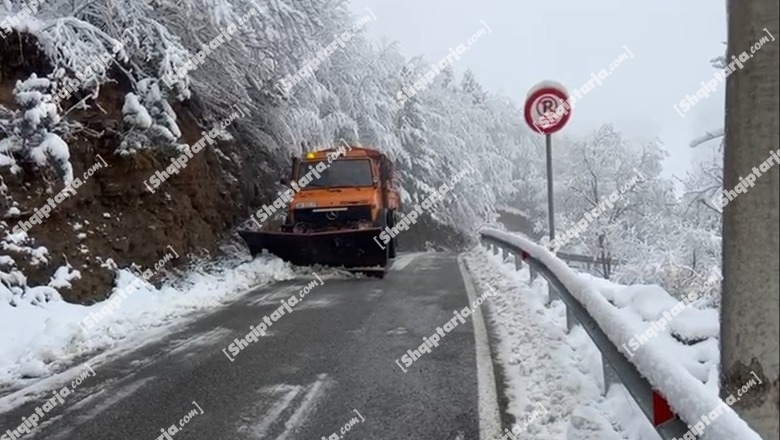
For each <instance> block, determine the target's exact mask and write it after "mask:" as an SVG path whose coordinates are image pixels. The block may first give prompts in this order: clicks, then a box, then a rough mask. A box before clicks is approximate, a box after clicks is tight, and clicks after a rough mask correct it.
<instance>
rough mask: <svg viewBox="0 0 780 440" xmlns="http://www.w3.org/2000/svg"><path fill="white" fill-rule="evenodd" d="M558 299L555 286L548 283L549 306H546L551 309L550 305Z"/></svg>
mask: <svg viewBox="0 0 780 440" xmlns="http://www.w3.org/2000/svg"><path fill="white" fill-rule="evenodd" d="M557 298H558V295H557V294H556V292H555V289H554V288H553V286H552V285H551V284H550V283H549V282H548V283H547V304H545V305H546V306H547V307H550V304H552V302H553V301H554V300H555V299H557Z"/></svg>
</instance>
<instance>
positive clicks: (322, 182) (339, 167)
mask: <svg viewBox="0 0 780 440" xmlns="http://www.w3.org/2000/svg"><path fill="white" fill-rule="evenodd" d="M318 163H319V161H306V162H301V165H300V166H299V167H298V176H297V177H298V178H297V180H301V177H303V176H304V175H305V174H306V173H308V172H309V170H311V169H313V168H314V167H315V165H317V164H318ZM326 163H327V162H326ZM310 176H312V179H311V181H310V182H309V184H308V185H306V188H331V187H339V186H373V185H374V179H373V178H372V176H371V163H370V162H369V161H368V160H364V159H341V160H336V161H334V162H333V163H331V164H330V166H329V167H328V168H326V169H325V170H323V171H321V172H320V177H319V178H317V175H316V174H314V173H311V174H310Z"/></svg>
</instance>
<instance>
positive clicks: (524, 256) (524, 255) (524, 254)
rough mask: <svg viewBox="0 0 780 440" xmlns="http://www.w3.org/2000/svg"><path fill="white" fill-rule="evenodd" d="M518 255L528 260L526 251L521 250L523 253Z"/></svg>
mask: <svg viewBox="0 0 780 440" xmlns="http://www.w3.org/2000/svg"><path fill="white" fill-rule="evenodd" d="M520 256H521V257H522V258H523V261H527V260H528V252H526V251H523V253H522V254H521V255H520Z"/></svg>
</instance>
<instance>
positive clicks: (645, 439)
mask: <svg viewBox="0 0 780 440" xmlns="http://www.w3.org/2000/svg"><path fill="white" fill-rule="evenodd" d="M466 259H467V262H468V265H469V268H470V270H471V273H472V274H473V275H474V277H475V280H476V281H477V283H478V284H479V285H486V284H487V285H490V286H492V287H494V288H495V289H496V290H498V292H499V295H497V296H496V297H493V298H492V299H491V301H490V302H489V310H490V313H489V323H490V326H491V328H492V331H494V332H495V334H496V336H497V339H498V341H499V342H498V347H497V348H498V350H497V351H498V355H499V361H500V362H501V364H502V366H503V368H504V370H505V373H506V381H507V384H506V385H507V396H508V397H509V401H510V402H509V406H508V411H509V413H510V414H512V415H513V416H514V417H515V419H516V422H515V423H517V424H518V425H519V426H520V427H521V428H522V427H524V425H525V423H526V421H527V420H528V419H529V417H532V416H531V414H532V413H533V411H534V409H537V408H539V405H540V404H541V407H543V408H545V409H546V410H547V413H546V414H543V415H541V416H540V417H537V418H535V419H533V420H531V421H530V422H529V423H528V425H527V427H525V428H524V431H523V432H521V433H520V434H519V435H517V436H516V437H517V438H518V439H522V440H526V439H528V440H530V439H534V440H536V439H538V440H556V439H566V440H617V439H637V440H655V439H659V437H658V435H657V434H656V433H655V431H654V430H653V428H652V427H651V426H650V424H649V423H648V422H647V421H646V419H645V417H644V415H643V414H642V412H641V411H640V410H639V408H638V407H637V406H636V404H635V403H634V401H633V400H632V398H631V397H630V396H629V395H628V393H627V392H626V391H625V389H624V388H623V387H621V386H612V387H611V388H610V391H609V393H608V395H607V396H606V397H604V396H602V394H601V390H602V389H603V375H602V370H601V356H600V353H599V351H598V349H597V348H596V347H595V345H594V344H593V343H592V342H591V341H590V338H589V337H588V335H587V334H586V333H585V332H584V330H582V328H580V327H575V328H574V329H573V330H572V332H571V333H570V334H566V317H565V308H564V306H563V304H562V303H561V302H560V301H554V302H553V303H552V304H551V306H550V307H549V308H548V307H546V306H545V302H546V300H547V283H546V281H544V280H543V279H542V278H541V277H539V278H538V279H536V280H535V281H534V282H533V284H532V285H530V286H529V285H528V279H529V273H528V269H527V267H526V268H523V269H522V270H521V271H519V272H517V271H515V270H514V263H503V262H502V261H501V259H500V257H498V256H494V255H492V254H490V253H488V252H487V251H485V250H484V249H482V248H477V249H475V250H472V251H471V252H469V253H468V254H466Z"/></svg>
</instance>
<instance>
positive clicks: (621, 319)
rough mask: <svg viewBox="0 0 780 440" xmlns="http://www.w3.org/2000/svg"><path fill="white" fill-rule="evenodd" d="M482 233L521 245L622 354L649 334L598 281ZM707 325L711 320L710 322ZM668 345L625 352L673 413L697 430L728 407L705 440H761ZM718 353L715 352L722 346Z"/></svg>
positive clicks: (530, 246)
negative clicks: (626, 345)
mask: <svg viewBox="0 0 780 440" xmlns="http://www.w3.org/2000/svg"><path fill="white" fill-rule="evenodd" d="M479 232H480V233H481V234H483V235H486V236H489V237H492V238H495V239H498V240H501V241H504V242H506V243H508V244H511V245H514V246H517V247H519V248H520V249H522V250H524V251H525V252H527V253H528V254H529V255H531V256H533V257H534V258H535V259H537V260H539V261H540V262H542V263H543V264H544V265H545V266H547V268H548V269H549V270H550V271H552V272H553V273H554V274H555V275H556V276H557V277H558V278H559V280H560V281H561V282H562V283H563V285H564V286H565V287H566V288H567V289H568V290H569V292H571V294H572V296H574V297H575V298H576V299H577V301H579V302H580V304H582V306H583V307H585V309H586V310H587V311H588V313H589V314H590V315H591V316H592V317H593V318H594V319H595V320H596V322H597V323H598V325H599V327H600V328H601V329H602V331H603V332H604V333H605V334H606V335H607V337H608V338H609V339H610V340H611V341H612V343H613V344H615V346H616V347H618V348H619V349H620V347H621V346H622V345H623V344H624V343H627V342H628V341H629V340H631V339H632V338H634V337H635V335H636V334H638V333H643V332H644V331H645V330H646V329H647V328H646V327H647V323H646V322H645V321H643V318H645V317H643V316H641V314H636V313H634V312H633V311H629V312H628V313H627V312H626V310H621V309H620V308H618V307H616V306H615V305H613V304H612V303H610V301H609V300H608V299H607V297H605V295H604V294H603V293H602V292H600V291H599V287H598V286H597V285H596V282H595V279H594V280H588V279H587V278H584V277H582V276H581V275H580V274H578V273H577V272H575V271H574V270H572V269H571V268H569V267H568V266H567V265H566V263H564V262H563V261H561V260H560V259H558V258H557V257H556V256H555V254H553V253H551V252H550V251H549V250H547V249H546V248H544V247H542V246H539V245H537V244H536V243H534V242H532V241H531V240H529V239H527V238H524V237H521V236H518V235H515V234H511V233H507V232H505V231H501V230H498V229H493V228H487V227H485V228H482V229H481V230H480V231H479ZM602 287H603V286H602ZM659 289H660V288H659ZM667 295H668V294H667ZM668 296H669V298H670V299H671V300H672V301H674V302H675V303H676V302H677V301H676V300H674V299H673V298H672V297H671V295H668ZM663 311H664V309H663V308H661V309H658V311H657V313H658V315H657V316H656V317H654V319H658V318H659V317H660V316H662V315H661V314H662V313H663ZM699 312H702V313H706V312H703V311H699ZM694 313H695V312H694ZM681 319H685V318H684V317H683V318H681ZM708 320H711V317H710V319H708ZM711 332H712V330H711V329H709V331H705V334H706V333H709V334H711ZM666 342H667V341H664V340H663V339H660V338H649V339H648V340H647V342H645V343H644V344H643V345H642V347H641V348H640V349H638V350H636V351H635V352H633V353H632V354H633V356H631V355H629V354H628V353H626V351H625V350H620V351H621V352H623V354H624V356H626V358H627V359H628V360H629V361H630V362H631V363H632V364H634V365H635V366H636V368H637V370H639V372H640V373H641V374H642V376H644V377H645V378H646V379H647V380H648V381H649V382H650V384H651V385H652V386H653V387H654V388H655V389H657V390H658V391H659V392H660V393H661V394H662V395H663V396H664V397H665V398H666V400H667V401H668V402H669V405H670V406H671V408H672V409H673V410H674V411H675V412H676V413H677V414H678V415H679V417H680V418H681V419H682V420H684V421H685V422H687V423H690V424H693V425H695V424H696V423H699V422H700V420H703V418H705V417H706V416H707V415H708V414H710V413H711V412H713V411H714V410H715V409H716V408H721V407H726V408H728V409H727V410H726V411H724V412H723V413H722V414H720V416H718V417H717V418H715V419H714V420H712V421H711V422H710V423H708V426H707V429H706V433H705V434H706V435H705V438H714V439H721V438H724V439H726V438H729V439H732V438H733V439H740V440H761V437H760V436H759V435H758V434H757V433H756V432H755V431H753V430H752V429H751V428H750V427H749V426H748V424H747V423H746V422H745V421H744V420H742V419H741V418H740V417H739V416H738V415H737V413H735V412H734V411H733V410H731V409H730V408H729V405H727V404H726V403H725V402H723V400H721V399H720V398H719V397H718V390H717V387H708V386H707V385H705V383H703V381H705V380H707V379H705V378H697V377H696V375H694V374H692V373H691V371H689V370H688V369H687V368H686V365H684V363H683V362H684V361H681V360H680V359H681V358H682V359H685V358H687V356H682V357H681V356H680V354H681V353H680V351H679V350H674V349H670V347H673V345H672V344H668V343H666ZM680 345H682V344H680ZM714 349H715V350H716V349H717V346H715V348H714ZM714 379H717V377H715V378H714Z"/></svg>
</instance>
